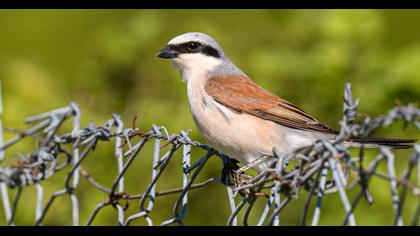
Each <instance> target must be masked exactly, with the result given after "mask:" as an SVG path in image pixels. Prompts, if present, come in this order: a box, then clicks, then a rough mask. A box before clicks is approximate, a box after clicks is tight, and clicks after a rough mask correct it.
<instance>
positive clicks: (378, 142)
mask: <svg viewBox="0 0 420 236" xmlns="http://www.w3.org/2000/svg"><path fill="white" fill-rule="evenodd" d="M417 141H418V139H396V138H351V139H350V140H349V141H348V142H347V143H346V144H347V145H349V146H351V147H360V146H362V145H363V146H364V147H367V148H378V147H380V146H386V147H391V148H395V149H409V148H413V145H414V144H415V143H417Z"/></svg>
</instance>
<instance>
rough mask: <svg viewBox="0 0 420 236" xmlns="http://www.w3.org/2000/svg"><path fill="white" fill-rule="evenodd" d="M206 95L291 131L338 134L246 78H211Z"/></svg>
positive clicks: (206, 87) (236, 109)
mask: <svg viewBox="0 0 420 236" xmlns="http://www.w3.org/2000/svg"><path fill="white" fill-rule="evenodd" d="M205 91H206V93H207V94H208V95H210V96H211V97H213V99H214V100H216V101H217V102H219V103H221V104H223V105H224V106H226V107H229V108H230V109H232V110H235V111H237V112H241V113H248V114H251V115H254V116H256V117H259V118H261V119H265V120H271V121H273V122H275V123H277V124H280V125H284V126H287V127H290V128H294V129H300V130H313V131H318V132H322V133H329V134H337V131H335V130H333V129H332V128H330V127H328V126H326V125H324V124H322V123H320V122H318V121H317V120H315V119H314V118H312V117H311V116H309V115H308V114H306V113H305V112H304V111H302V110H301V109H299V108H298V107H296V106H295V105H293V104H291V103H289V102H287V101H286V100H284V99H282V98H280V97H278V96H276V95H274V94H272V93H270V92H268V91H267V90H265V89H263V88H261V87H259V86H258V85H257V84H256V83H255V82H254V81H252V80H251V79H249V78H247V77H245V76H225V77H212V78H210V79H208V80H207V82H206V84H205Z"/></svg>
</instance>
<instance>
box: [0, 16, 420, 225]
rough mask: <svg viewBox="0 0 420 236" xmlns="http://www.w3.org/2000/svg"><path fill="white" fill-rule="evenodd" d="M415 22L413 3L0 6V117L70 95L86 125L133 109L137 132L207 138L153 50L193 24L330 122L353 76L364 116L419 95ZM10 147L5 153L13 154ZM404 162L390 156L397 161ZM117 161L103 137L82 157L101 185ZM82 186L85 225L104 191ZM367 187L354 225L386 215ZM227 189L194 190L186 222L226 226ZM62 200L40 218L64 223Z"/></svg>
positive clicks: (327, 215) (25, 216)
mask: <svg viewBox="0 0 420 236" xmlns="http://www.w3.org/2000/svg"><path fill="white" fill-rule="evenodd" d="M419 23H420V11H417V10H311V11H309V10H2V11H0V34H1V37H0V79H1V81H2V87H3V102H4V117H3V122H4V126H7V127H19V128H22V127H24V124H23V123H22V122H23V120H24V117H26V116H28V115H32V114H36V113H40V112H43V111H47V110H50V109H53V108H57V107H61V106H65V105H67V104H68V103H69V102H70V101H74V102H76V103H78V104H80V106H81V110H82V112H83V114H82V115H83V119H82V120H83V124H84V125H87V124H88V122H90V121H95V124H102V123H103V122H105V121H106V120H107V119H109V118H110V116H111V114H112V113H114V112H115V113H118V114H121V115H123V117H124V120H125V122H126V124H130V122H131V119H132V118H133V117H134V115H135V114H136V113H138V114H139V125H140V127H141V129H143V130H148V129H149V128H150V127H151V125H152V124H153V123H154V124H159V125H164V126H166V127H167V128H168V129H169V130H170V131H171V132H178V131H180V130H181V129H184V130H186V129H188V128H192V135H193V138H194V139H196V140H199V141H202V142H204V141H203V140H202V138H201V136H200V134H199V132H198V130H197V129H196V128H195V125H194V123H193V120H192V117H191V115H190V111H189V107H188V103H187V96H186V91H185V85H184V84H183V83H182V82H181V80H180V77H179V74H178V72H177V71H175V70H173V69H172V68H171V65H170V63H169V61H165V60H162V59H159V58H157V57H156V56H155V55H156V52H157V51H158V50H159V49H160V48H162V47H164V46H165V44H166V43H167V42H168V41H169V40H170V39H171V38H173V37H174V36H176V35H179V34H181V33H185V32H189V31H201V32H205V33H208V34H210V35H212V36H213V37H214V38H215V39H216V40H217V41H218V42H219V43H220V44H221V45H222V47H223V48H224V50H225V52H226V53H227V55H229V57H230V58H231V59H232V61H233V62H234V63H235V64H236V65H237V66H239V67H240V68H241V69H242V70H243V71H244V72H246V73H247V74H248V75H249V76H250V77H251V78H253V79H254V80H255V81H256V82H257V83H259V84H260V85H261V86H263V87H265V88H267V89H268V90H270V91H272V92H273V93H275V94H278V95H280V96H282V97H284V98H286V99H288V100H289V101H291V102H293V103H295V104H296V105H298V106H300V107H302V108H303V109H304V110H305V111H307V112H308V113H310V114H312V115H314V116H315V117H316V118H317V119H319V120H320V121H322V122H324V123H326V124H329V125H330V126H332V127H334V128H337V129H338V128H339V127H338V120H339V119H340V118H341V112H342V96H343V90H344V84H345V83H346V82H351V83H352V85H353V93H354V96H355V97H357V98H360V100H361V103H360V107H359V111H361V112H366V113H368V114H370V115H379V114H381V113H384V112H386V111H387V110H388V109H390V108H392V107H393V106H394V105H395V100H396V99H399V100H400V101H401V102H403V103H408V102H418V101H420V69H419V68H420V28H419V27H418V26H417V25H418V24H419ZM378 134H379V135H383V136H398V137H416V135H417V138H418V133H416V132H415V130H414V129H411V128H408V129H406V130H402V129H401V126H398V125H397V126H393V127H390V128H388V129H386V130H384V131H382V132H380V133H378ZM6 137H10V134H7V135H6ZM32 145H33V142H28V143H27V144H25V145H23V147H20V148H21V149H19V151H21V152H22V150H25V151H29V150H30V148H31V147H32ZM22 148H23V149H22ZM15 151H17V150H15ZM149 153H150V152H149ZM372 153H375V152H374V151H372ZM401 153H403V154H407V152H403V151H402V152H401ZM7 155H8V156H7V158H8V159H13V158H14V156H13V155H14V154H13V152H8V154H7ZM406 156H407V155H406ZM142 158H143V160H141V162H140V161H139V162H136V163H138V165H136V166H135V167H133V168H132V169H130V171H129V173H127V180H126V183H127V189H128V192H130V193H139V192H141V191H143V190H144V188H145V184H146V183H147V182H148V181H149V178H150V174H149V172H148V171H149V170H150V165H151V160H148V159H151V157H150V156H147V155H144V157H142ZM407 160H408V158H406V157H403V158H401V159H399V160H398V161H399V162H400V163H401V164H402V165H404V164H405V163H406V162H407ZM173 162H174V163H172V166H171V167H170V168H172V169H171V171H170V172H169V173H171V176H166V177H164V178H166V179H167V180H168V183H167V184H165V185H166V186H158V187H159V188H161V189H165V188H168V187H170V186H178V185H179V184H180V183H181V176H180V175H179V173H180V170H179V167H180V166H181V163H180V162H181V160H180V159H179V158H178V159H174V160H173ZM115 165H116V162H115V159H114V158H113V154H112V147H107V146H106V145H102V146H100V147H98V148H97V151H95V155H94V157H92V158H90V159H89V158H88V159H87V161H86V163H85V166H86V168H87V169H88V170H89V171H90V172H92V173H93V175H94V176H95V173H96V176H100V177H101V179H100V180H99V179H98V180H99V181H100V182H101V183H103V184H110V183H111V182H112V178H113V176H115V172H114V171H115V169H116V166H115ZM220 171H221V165H220V163H219V161H218V160H216V159H214V160H211V161H210V162H209V165H208V166H206V168H205V171H204V172H203V173H202V176H201V179H205V178H208V177H219V176H220ZM104 173H106V174H104ZM138 173H141V174H138ZM54 178H55V179H54V180H52V183H55V185H54V184H50V185H47V189H48V190H49V192H47V195H46V196H48V194H50V193H51V191H53V190H57V189H59V188H61V186H60V185H58V184H59V183H60V181H62V179H61V180H60V176H57V177H54ZM61 178H62V176H61ZM81 185H82V186H83V188H79V189H78V191H79V194H80V196H81V197H80V199H81V203H80V206H81V211H82V213H83V214H82V215H81V222H84V221H85V220H86V217H87V215H86V214H88V213H90V212H91V210H93V208H94V206H95V205H96V204H97V203H98V202H99V201H101V200H102V199H103V198H104V197H105V196H104V195H103V194H102V193H99V192H98V191H97V190H94V189H92V188H90V187H88V186H87V185H86V182H85V181H84V180H83V181H82V182H81ZM371 185H374V188H375V192H374V194H373V197H374V199H375V201H376V202H375V204H374V205H373V206H368V205H367V204H366V203H363V204H364V206H363V205H361V206H359V207H358V208H357V209H356V219H358V221H357V223H358V224H361V225H382V224H392V222H393V221H392V219H393V218H392V214H393V213H392V208H391V199H390V195H389V191H390V190H389V187H388V186H385V187H384V185H386V182H384V181H381V180H377V181H376V182H375V181H373V182H372V183H371ZM33 194H34V188H27V189H25V190H24V193H23V196H22V197H27V198H28V199H30V198H33V197H31V196H33ZM350 195H351V194H350ZM225 196H226V193H225V189H224V187H223V186H222V185H211V186H209V187H207V188H204V189H200V190H195V191H193V192H191V194H190V197H191V201H190V202H191V204H190V208H189V210H188V214H187V217H186V223H187V224H192V225H202V224H206V225H207V224H210V225H223V224H225V222H226V220H227V216H228V215H229V207H228V203H227V197H225ZM303 196H306V193H303ZM351 196H352V195H351ZM64 198H66V197H64ZM64 198H63V199H61V200H59V202H57V203H54V204H55V206H56V207H55V208H54V209H53V210H51V211H50V212H49V213H48V215H47V222H48V223H50V224H55V225H62V224H69V223H70V222H71V215H70V214H69V212H70V211H69V208H70V204H69V202H70V201H68V199H64ZM173 199H174V198H173V197H165V198H159V199H158V200H157V203H156V205H155V207H156V209H155V210H156V211H154V212H153V213H152V217H155V218H158V219H161V220H163V219H164V218H168V217H170V212H171V209H172V205H171V204H172V202H173ZM303 199H304V197H302V198H300V199H299V200H297V201H296V202H295V203H294V204H295V205H294V206H295V207H293V208H291V207H289V208H286V210H285V213H284V214H283V215H282V216H281V219H282V222H283V223H284V224H296V223H297V222H298V219H299V217H300V212H301V209H302V207H303V203H304V202H303ZM34 203H35V201H34V200H28V201H27V204H28V205H27V206H23V205H22V206H20V208H21V210H22V209H27V210H23V212H24V213H19V214H18V215H17V216H16V219H17V220H16V222H17V223H20V224H31V223H32V222H33V218H34V216H33V214H34V213H33V207H34ZM260 204H263V202H262V201H261V203H260ZM136 205H137V202H133V203H132V204H131V207H130V209H129V211H130V212H134V211H135V210H136V209H137V207H136ZM291 205H292V204H291ZM291 205H290V206H291ZM409 205H410V201H408V202H407V205H406V206H409ZM324 207H325V208H324V209H323V212H322V216H321V222H320V223H321V224H323V225H330V224H339V223H341V216H344V214H343V210H341V208H342V207H341V202H340V201H339V199H338V197H337V196H336V195H331V196H327V197H326V199H325V200H324ZM337 209H340V210H337ZM110 211H115V210H114V209H112V208H109V209H107V210H105V211H104V212H101V214H100V215H99V219H98V221H96V224H115V223H116V222H117V221H116V213H115V212H114V213H112V212H110ZM404 211H405V212H404V217H411V216H412V214H413V213H414V209H412V208H410V207H406V209H405V210H404ZM25 212H26V213H25ZM107 213H111V214H107ZM256 215H258V214H256ZM339 216H340V217H339ZM0 217H4V216H3V215H1V216H0ZM252 219H253V220H256V219H255V217H254V218H252ZM407 219H408V218H407ZM140 223H141V224H142V223H144V222H140Z"/></svg>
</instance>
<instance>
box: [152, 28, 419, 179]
mask: <svg viewBox="0 0 420 236" xmlns="http://www.w3.org/2000/svg"><path fill="white" fill-rule="evenodd" d="M157 56H158V57H161V58H168V59H171V61H172V62H173V64H174V65H175V66H176V67H177V68H178V69H179V71H180V74H181V78H182V80H183V81H184V82H185V83H186V84H187V91H188V100H189V104H190V109H191V113H192V116H193V119H194V121H195V123H196V125H197V126H198V128H199V130H200V132H201V134H202V135H203V137H204V139H205V140H206V141H207V142H208V143H209V144H210V145H211V146H212V147H214V148H215V149H216V150H218V151H220V152H222V153H223V154H225V155H227V156H229V157H230V158H233V159H236V160H237V161H239V162H242V163H244V164H249V163H252V162H253V161H255V160H256V159H257V158H260V157H265V156H272V155H273V147H276V149H277V150H278V151H279V152H280V153H281V154H288V153H291V152H292V151H294V150H296V149H297V148H301V147H304V146H308V145H310V144H312V143H313V142H314V141H316V140H318V139H321V138H324V139H333V138H334V137H335V136H336V135H337V134H338V132H337V131H335V130H334V129H332V128H330V127H328V126H326V125H324V124H322V123H320V122H319V121H317V120H316V119H314V118H312V117H311V116H309V115H308V114H306V113H305V112H304V111H303V110H301V109H300V108H298V107H296V106H295V105H293V104H291V103H290V102H288V101H286V100H284V99H282V98H280V97H278V96H276V95H274V94H272V93H270V92H269V91H267V90H265V89H263V88H261V87H260V86H258V85H257V84H256V83H255V82H254V81H252V80H251V79H250V78H249V77H248V76H247V75H246V74H245V73H244V72H242V71H241V70H240V69H239V68H238V67H236V66H235V65H234V64H233V63H232V61H231V60H230V59H229V58H228V57H227V56H226V54H225V53H224V52H223V50H222V48H221V47H220V46H219V44H218V43H217V42H216V41H215V40H214V39H213V38H212V37H210V36H209V35H207V34H204V33H197V32H192V33H186V34H182V35H179V36H177V37H175V38H173V39H172V40H170V41H169V43H168V44H167V45H166V47H165V48H163V49H162V50H160V51H159V52H158V54H157ZM353 141H354V143H357V142H359V143H360V142H361V143H368V144H370V145H385V146H392V147H397V148H407V147H410V145H409V144H408V143H411V142H414V140H403V139H381V138H377V139H376V138H371V139H363V140H360V139H359V140H353ZM270 163H271V162H270V161H269V159H267V160H266V161H264V162H261V163H259V164H255V165H253V166H252V167H251V168H252V169H254V170H256V171H258V172H260V171H263V170H264V168H266V167H268V166H269V165H270Z"/></svg>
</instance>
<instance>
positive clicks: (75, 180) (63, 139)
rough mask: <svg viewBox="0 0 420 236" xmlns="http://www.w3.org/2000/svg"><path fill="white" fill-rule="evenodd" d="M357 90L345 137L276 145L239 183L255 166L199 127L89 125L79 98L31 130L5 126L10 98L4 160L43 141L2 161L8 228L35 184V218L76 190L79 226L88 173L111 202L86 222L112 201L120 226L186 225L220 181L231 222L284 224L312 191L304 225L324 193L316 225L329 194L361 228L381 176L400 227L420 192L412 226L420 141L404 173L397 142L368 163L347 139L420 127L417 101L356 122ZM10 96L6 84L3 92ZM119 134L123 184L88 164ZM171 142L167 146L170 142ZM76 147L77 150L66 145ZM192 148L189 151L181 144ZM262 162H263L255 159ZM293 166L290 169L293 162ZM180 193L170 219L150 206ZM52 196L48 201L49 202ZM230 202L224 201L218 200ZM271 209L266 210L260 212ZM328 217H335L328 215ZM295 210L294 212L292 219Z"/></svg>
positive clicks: (0, 185)
mask: <svg viewBox="0 0 420 236" xmlns="http://www.w3.org/2000/svg"><path fill="white" fill-rule="evenodd" d="M350 89H351V87H350V85H349V84H347V85H346V88H345V94H344V114H343V118H342V120H341V121H340V126H341V129H340V134H339V135H338V136H337V138H336V139H335V140H318V141H316V142H314V143H313V144H312V145H310V146H308V147H305V148H301V149H299V150H296V151H295V152H293V153H290V154H287V155H281V154H279V153H278V152H277V150H276V149H275V148H274V149H273V155H272V156H271V157H269V158H273V159H274V164H273V165H272V168H268V169H267V170H266V171H264V172H262V173H259V174H257V175H256V176H253V177H249V176H248V178H245V180H244V181H242V182H240V183H238V182H237V181H234V180H235V179H237V178H238V176H239V177H241V176H244V175H246V174H245V173H244V170H246V169H247V168H249V167H248V166H244V167H242V168H240V169H239V170H238V169H237V168H236V170H235V168H231V167H232V165H234V164H232V163H233V162H232V161H231V160H230V159H229V158H228V157H226V156H225V155H223V154H222V153H219V152H218V151H217V150H214V149H213V148H211V147H208V146H206V145H204V144H201V143H199V142H196V141H192V140H191V139H190V135H189V132H186V131H181V132H180V133H179V134H172V135H169V132H168V131H167V130H166V128H165V127H163V126H158V125H153V126H152V128H151V130H149V131H147V132H143V131H141V130H140V129H139V128H137V127H135V119H136V118H135V119H134V120H133V122H132V123H133V124H132V127H127V126H124V123H123V121H122V118H121V117H120V116H119V115H116V114H114V115H112V118H111V119H109V120H108V121H107V122H106V123H105V124H104V125H102V126H98V127H94V126H93V124H89V125H88V126H86V127H83V128H81V124H80V120H81V115H82V112H81V111H80V109H79V106H78V105H77V104H75V103H70V105H69V106H66V107H63V108H60V109H56V110H53V111H49V112H46V113H42V114H39V115H36V116H32V117H28V118H27V119H26V122H27V123H28V124H33V126H32V127H30V128H28V129H26V130H23V129H14V128H2V126H1V125H2V124H1V116H2V115H3V109H2V106H1V97H0V128H1V131H0V163H1V162H3V160H4V159H5V158H11V157H9V156H7V155H5V152H6V150H7V149H8V148H9V147H11V146H13V145H15V144H16V143H18V142H19V141H21V140H22V139H24V138H26V137H30V138H33V139H36V140H37V143H38V145H37V146H36V148H35V149H34V150H33V151H32V152H31V153H29V154H28V155H26V156H23V155H22V156H20V157H19V158H20V160H18V161H17V162H16V164H13V165H9V166H1V167H0V192H1V195H0V196H1V199H2V200H1V201H2V204H1V206H2V210H3V212H4V215H5V219H6V222H3V224H5V225H14V224H15V215H16V209H17V206H18V204H19V202H20V201H23V200H24V199H22V198H21V193H22V191H23V190H24V189H25V187H27V186H30V185H35V187H36V191H37V194H36V196H35V201H36V207H35V221H34V224H35V225H44V224H48V222H45V216H46V215H47V214H48V212H50V211H53V210H54V209H52V208H51V206H52V204H53V203H54V201H55V200H56V199H57V198H59V197H62V196H65V195H68V196H69V197H70V198H69V199H70V201H71V204H72V208H71V215H72V225H80V221H81V219H80V213H81V209H80V207H79V198H80V196H78V195H77V194H76V193H75V190H76V189H77V188H78V186H79V182H80V180H81V179H85V180H86V181H87V183H89V185H90V186H91V187H92V188H96V189H98V190H100V191H101V192H103V194H104V196H106V199H105V200H104V201H103V202H99V203H98V204H97V205H96V207H94V209H93V211H92V212H90V214H89V216H88V218H87V219H86V220H85V221H84V225H91V224H92V223H93V222H94V221H95V219H96V217H97V216H98V214H100V213H101V210H102V209H103V208H105V207H109V206H113V207H114V208H115V209H116V214H117V219H118V221H117V223H116V224H117V225H130V224H131V223H132V222H133V221H136V220H139V219H142V218H143V219H145V220H146V223H147V224H148V225H171V224H178V225H185V224H187V222H185V221H184V218H185V216H186V214H187V208H188V201H191V200H197V199H190V198H189V196H188V192H189V191H191V190H193V189H197V188H204V187H206V186H207V185H208V184H210V183H218V184H224V185H225V186H226V191H227V195H228V198H227V199H228V201H229V206H230V208H231V215H230V217H229V218H228V219H227V225H237V224H238V223H239V222H241V223H242V224H243V225H249V224H250V222H249V219H248V218H249V216H250V215H252V214H259V220H258V223H256V224H257V225H281V222H282V221H281V217H280V213H281V212H282V210H283V209H284V208H285V207H286V206H287V205H289V204H293V202H295V199H296V198H297V197H298V196H299V195H300V193H301V191H302V190H303V191H307V192H308V193H309V194H308V197H307V199H306V201H305V207H304V208H303V211H302V214H301V219H300V222H296V223H297V224H301V225H306V224H307V218H308V216H310V215H311V213H310V212H309V209H310V205H311V203H312V200H313V199H314V198H316V202H315V208H314V211H313V213H312V220H311V225H318V223H319V219H320V217H321V209H322V205H323V204H327V203H326V202H323V201H322V199H323V197H324V195H325V194H338V196H339V198H340V200H341V203H342V206H343V209H344V210H345V212H346V214H345V215H344V216H343V222H342V224H343V225H356V224H357V222H356V220H357V219H356V217H355V215H354V210H355V208H356V206H357V205H358V203H360V201H361V200H362V199H366V201H367V202H368V203H369V204H372V203H373V198H372V196H371V193H370V188H369V182H370V180H371V179H372V178H373V177H377V178H381V179H384V180H386V181H387V182H388V183H389V188H390V194H391V197H392V202H390V204H392V206H393V210H394V225H404V221H403V218H402V211H403V207H404V202H405V201H406V198H407V195H408V194H412V195H413V196H414V197H415V198H416V199H417V206H416V207H415V208H416V212H415V214H414V216H413V217H412V220H411V221H410V222H411V223H410V224H412V225H419V215H420V213H419V211H420V188H419V183H420V170H419V167H420V145H419V144H415V145H414V148H413V149H412V154H411V157H410V159H409V161H408V162H407V165H406V167H405V169H404V170H403V171H402V172H401V173H400V174H398V173H397V172H396V168H395V161H394V160H395V158H396V156H395V154H394V153H393V151H392V150H391V149H390V148H387V147H381V148H380V149H379V152H378V155H377V156H376V157H375V158H374V159H373V160H372V161H370V162H369V161H368V160H367V158H365V154H364V149H365V147H364V146H362V147H361V148H360V152H359V155H358V156H356V157H355V156H351V154H350V151H349V148H348V147H347V146H346V141H347V140H348V139H349V138H350V137H366V136H368V135H369V134H370V133H371V132H372V131H374V130H376V129H379V128H381V127H385V126H388V125H390V124H391V123H393V122H395V121H398V120H402V121H404V122H405V123H407V124H412V125H414V127H416V128H417V130H419V131H420V121H419V119H420V110H419V109H418V108H416V107H415V106H414V105H411V104H410V105H408V106H402V105H400V106H397V107H395V108H393V109H391V110H390V111H389V112H388V113H387V114H386V115H383V116H378V117H374V118H371V117H366V118H365V119H364V120H363V121H362V122H359V123H356V122H355V119H356V117H357V115H358V113H357V111H356V108H357V106H358V101H355V100H354V98H353V97H352V94H351V91H350ZM0 93H1V91H0ZM71 118H72V120H73V123H72V127H73V128H72V130H71V132H69V133H65V134H63V135H58V131H59V129H60V127H61V126H62V124H63V123H64V122H67V121H69V120H71ZM3 131H8V132H15V133H17V135H16V136H15V137H12V138H10V139H9V140H7V141H3ZM134 137H139V138H140V141H138V142H137V143H135V144H132V141H133V138H134ZM110 140H113V141H114V142H113V145H114V150H115V151H114V156H115V157H114V158H116V160H117V165H116V166H115V167H114V168H116V169H117V171H118V174H117V176H115V178H114V181H113V184H112V185H111V186H109V187H107V186H103V185H101V184H100V183H98V181H97V178H98V177H97V176H96V177H94V176H91V175H90V174H89V173H88V172H87V170H86V169H85V168H84V165H83V164H84V160H86V159H87V158H89V155H90V153H92V152H93V151H94V150H95V148H96V146H97V144H98V142H103V141H110ZM162 140H164V141H165V142H166V144H162ZM148 142H154V145H153V155H152V156H151V157H150V158H151V159H152V176H151V181H150V183H149V184H148V186H147V188H146V189H145V191H143V192H140V193H136V194H130V193H127V192H125V185H124V182H125V181H126V179H125V173H126V172H127V171H128V170H129V169H130V167H131V166H132V163H133V161H134V160H135V159H136V158H137V157H138V156H139V153H140V152H141V151H142V150H143V148H144V146H145V144H146V143H148ZM164 146H170V148H169V150H168V151H167V152H166V153H164V154H161V153H160V152H161V150H162V147H164ZM65 147H70V148H71V150H72V151H71V152H68V151H66V149H67V148H65ZM192 148H196V149H203V150H205V151H206V154H205V155H204V156H202V157H201V158H200V159H198V160H197V161H196V162H194V163H191V149H192ZM180 150H182V151H180ZM178 153H181V155H182V163H183V164H182V168H180V169H182V181H181V184H180V187H178V188H174V189H169V190H158V189H157V187H156V186H157V183H158V181H161V182H163V181H165V179H163V178H162V174H163V173H164V171H165V169H166V167H167V165H168V164H169V162H170V161H171V159H172V157H173V156H174V155H177V154H178ZM214 156H216V157H219V158H220V160H221V162H222V164H223V172H222V173H224V175H223V176H222V177H221V178H216V177H214V178H210V179H208V180H205V181H203V182H200V183H195V182H194V181H195V180H196V178H197V176H198V175H199V174H200V172H201V171H202V169H203V168H205V165H206V163H207V161H208V160H209V159H210V158H211V157H214ZM382 162H384V163H386V167H387V168H386V169H387V173H381V172H378V171H377V167H378V166H379V164H380V163H382ZM254 164H255V163H254ZM289 165H290V166H293V168H287V167H288V166H289ZM415 169H417V180H416V181H412V179H413V178H411V175H412V173H413V172H414V171H415ZM58 172H66V173H67V174H66V177H65V179H63V183H64V188H63V189H60V190H58V191H56V192H54V193H53V194H52V195H51V196H45V192H44V187H43V183H44V182H47V181H48V180H49V178H50V177H52V176H54V175H55V174H56V173H58ZM349 176H353V177H354V180H353V182H349ZM357 186H358V187H359V191H358V193H357V194H356V196H355V197H354V198H353V199H350V198H349V196H348V194H347V191H348V190H349V189H352V188H356V187H357ZM12 188H15V189H16V191H15V196H14V197H13V198H10V196H9V191H10V190H11V189H12ZM169 194H177V195H178V197H177V199H176V201H175V202H174V207H173V210H172V215H173V217H171V218H170V219H166V220H160V221H157V220H156V219H152V217H151V215H150V213H151V212H152V211H153V209H154V208H156V207H159V206H155V198H156V197H160V196H166V195H169ZM261 198H262V199H266V200H267V202H266V204H265V206H264V208H263V209H262V211H261V209H255V208H257V207H256V204H255V202H256V200H257V199H261ZM44 199H48V200H47V201H46V204H43V202H44ZM133 199H139V205H138V212H137V213H135V214H132V215H126V209H127V207H128V206H127V205H124V204H123V202H124V201H127V200H133ZM217 200H218V201H224V200H223V199H217ZM259 212H261V213H259ZM240 213H243V217H242V221H239V219H238V217H239V214H240ZM323 214H328V212H325V213H323ZM284 217H286V216H284Z"/></svg>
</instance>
